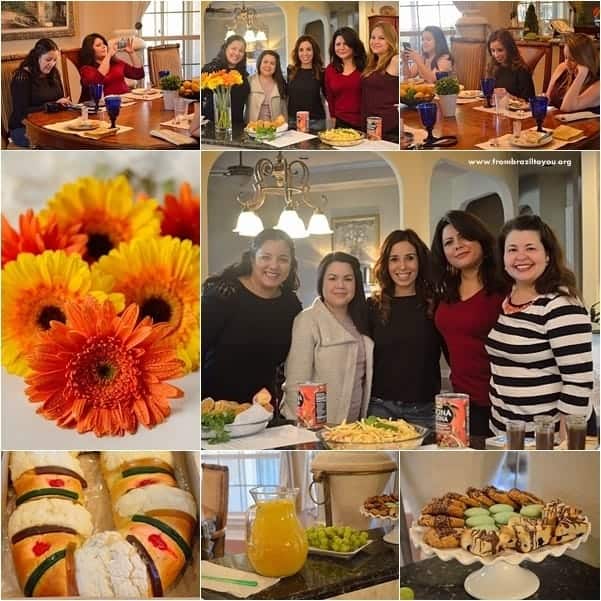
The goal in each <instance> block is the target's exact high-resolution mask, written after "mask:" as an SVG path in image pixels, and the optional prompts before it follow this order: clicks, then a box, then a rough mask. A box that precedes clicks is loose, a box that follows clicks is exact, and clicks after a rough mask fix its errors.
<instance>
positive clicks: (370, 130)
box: [366, 117, 382, 140]
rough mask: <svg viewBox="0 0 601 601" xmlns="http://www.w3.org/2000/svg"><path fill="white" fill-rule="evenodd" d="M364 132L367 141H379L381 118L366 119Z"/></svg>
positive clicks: (380, 136) (380, 137)
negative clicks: (365, 132)
mask: <svg viewBox="0 0 601 601" xmlns="http://www.w3.org/2000/svg"><path fill="white" fill-rule="evenodd" d="M366 130H367V139H368V140H381V139H382V117H368V118H367V127H366Z"/></svg>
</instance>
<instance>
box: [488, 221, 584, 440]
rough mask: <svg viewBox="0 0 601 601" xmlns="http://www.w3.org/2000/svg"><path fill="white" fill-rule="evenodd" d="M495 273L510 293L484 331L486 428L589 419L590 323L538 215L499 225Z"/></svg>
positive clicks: (495, 429)
mask: <svg viewBox="0 0 601 601" xmlns="http://www.w3.org/2000/svg"><path fill="white" fill-rule="evenodd" d="M498 245H499V252H500V253H502V255H503V265H504V272H503V275H504V276H505V279H506V281H507V283H508V284H509V285H510V286H511V291H510V293H509V294H508V295H507V297H506V298H505V300H504V301H503V305H502V310H501V313H500V315H499V318H498V321H497V323H496V324H495V326H494V327H493V328H492V330H491V331H490V334H489V335H488V339H487V341H486V350H487V352H488V355H489V357H490V364H491V380H490V400H491V403H492V414H491V420H490V427H491V429H492V430H493V432H495V433H496V434H500V433H502V432H504V431H505V429H506V425H507V422H508V421H509V420H512V421H523V422H525V426H526V431H527V432H530V433H532V432H533V430H534V421H533V420H534V417H535V416H536V415H549V416H551V417H552V418H553V419H554V421H555V425H556V429H557V430H559V426H560V421H561V418H562V417H563V416H565V415H582V416H584V417H587V418H588V417H589V416H590V415H591V404H590V396H591V391H592V388H593V357H592V334H591V320H590V318H589V316H588V312H587V310H586V308H585V307H584V305H583V303H582V301H581V300H580V293H579V292H578V289H577V287H576V277H575V276H574V274H573V273H572V271H570V269H569V268H568V267H567V266H566V264H565V260H564V257H563V251H562V249H561V244H560V243H559V241H558V239H557V237H556V236H555V233H554V232H553V230H552V229H551V228H550V227H549V226H548V225H547V224H546V223H545V222H544V221H543V220H542V219H541V218H540V217H539V216H538V215H521V216H520V217H516V218H515V219H512V220H511V221H509V222H507V223H506V224H505V226H504V227H503V229H502V230H501V234H500V235H499V241H498Z"/></svg>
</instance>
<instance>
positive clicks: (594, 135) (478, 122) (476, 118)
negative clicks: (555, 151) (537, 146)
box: [400, 100, 599, 150]
mask: <svg viewBox="0 0 601 601" xmlns="http://www.w3.org/2000/svg"><path fill="white" fill-rule="evenodd" d="M483 104H484V101H483V100H482V101H477V102H472V103H469V104H458V105H457V110H456V114H455V117H442V118H439V120H438V121H437V123H436V125H435V126H434V132H433V133H434V136H435V137H437V138H440V137H442V136H457V144H456V145H455V146H445V147H437V146H434V147H433V148H435V149H437V150H473V149H476V148H477V146H476V144H481V143H483V142H487V141H488V140H490V139H491V138H494V137H497V135H498V136H499V137H500V136H503V135H505V134H509V133H511V132H512V122H513V119H511V118H509V117H506V116H503V115H502V116H500V118H499V131H498V132H497V130H496V115H495V114H494V113H487V112H484V111H477V110H475V109H474V107H476V106H482V105H483ZM561 114H562V113H561V111H558V110H555V111H549V112H548V113H547V117H546V118H545V121H544V122H543V127H544V128H545V129H554V128H556V127H558V126H559V125H562V123H561V121H559V120H558V119H557V116H558V115H561ZM400 117H401V119H402V120H403V124H404V126H405V127H407V126H408V127H410V128H414V129H420V130H423V131H425V129H424V126H423V125H422V122H421V120H420V117H419V113H418V111H417V109H416V108H410V107H407V106H405V105H403V104H401V108H400ZM521 121H522V131H524V130H526V129H529V128H531V127H533V126H535V125H536V121H535V120H534V119H533V118H528V119H521ZM567 125H570V126H571V127H574V128H576V129H580V130H582V131H583V132H584V135H585V136H586V137H585V138H584V139H583V140H581V141H580V142H575V143H572V144H566V145H565V146H563V147H562V148H561V150H599V117H597V118H594V119H593V118H591V119H583V120H581V121H574V122H572V123H568V124H567ZM411 144H412V140H411V139H410V138H408V137H405V139H404V140H402V141H401V149H407V148H409V147H410V146H411ZM516 150H518V148H516ZM541 150H545V147H541Z"/></svg>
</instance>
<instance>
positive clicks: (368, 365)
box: [284, 252, 373, 424]
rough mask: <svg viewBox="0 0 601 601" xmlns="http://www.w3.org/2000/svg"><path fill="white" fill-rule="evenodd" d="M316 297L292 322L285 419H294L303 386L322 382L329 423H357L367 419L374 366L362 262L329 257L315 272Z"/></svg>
mask: <svg viewBox="0 0 601 601" xmlns="http://www.w3.org/2000/svg"><path fill="white" fill-rule="evenodd" d="M317 293H318V295H319V296H318V297H317V298H316V299H315V301H314V302H313V304H312V305H311V306H310V307H308V308H307V309H305V310H304V311H302V312H301V313H300V314H299V315H298V316H297V317H296V319H295V320H294V327H293V329H292V344H291V346H290V353H289V354H288V359H287V360H286V384H285V389H286V395H285V397H284V402H285V406H284V413H285V415H286V416H287V417H291V418H294V417H295V415H296V406H297V396H298V387H299V385H300V384H303V383H304V382H320V383H325V384H327V387H328V388H327V414H328V415H327V421H328V422H329V423H334V424H339V423H341V422H342V421H343V420H346V421H348V422H353V421H357V420H358V419H359V418H361V417H365V415H366V413H367V406H368V403H369V397H370V391H371V379H372V365H373V359H372V353H373V342H372V340H371V338H369V336H368V318H367V303H366V302H365V295H364V292H363V277H362V276H361V266H360V264H359V261H358V260H357V259H356V258H355V257H353V256H352V255H349V254H347V253H345V252H333V253H329V254H328V255H326V256H325V257H324V258H323V259H322V260H321V262H320V264H319V267H318V268H317Z"/></svg>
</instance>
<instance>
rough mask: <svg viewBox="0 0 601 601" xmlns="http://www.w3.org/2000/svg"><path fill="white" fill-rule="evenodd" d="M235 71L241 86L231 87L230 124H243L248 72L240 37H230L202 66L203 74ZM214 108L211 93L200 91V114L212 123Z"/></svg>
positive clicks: (248, 87)
mask: <svg viewBox="0 0 601 601" xmlns="http://www.w3.org/2000/svg"><path fill="white" fill-rule="evenodd" d="M222 70H226V71H231V70H236V71H238V73H240V75H241V76H242V85H239V86H232V88H231V91H230V93H231V99H232V122H233V123H238V124H240V123H244V110H245V108H246V102H247V100H248V94H249V92H250V86H249V85H248V72H247V70H246V42H245V41H244V38H243V37H242V36H241V35H231V36H230V37H229V38H227V40H225V42H224V43H223V44H222V45H221V48H220V49H219V52H218V53H217V56H216V57H215V58H214V59H213V60H211V61H209V62H208V63H207V64H206V65H203V67H202V72H203V73H213V72H214V71H222ZM214 112H215V107H214V106H213V92H212V91H211V90H202V113H203V115H204V116H205V117H206V118H207V119H208V120H209V121H213V120H214V118H215V115H214Z"/></svg>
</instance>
